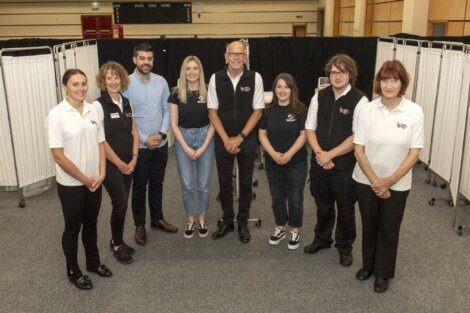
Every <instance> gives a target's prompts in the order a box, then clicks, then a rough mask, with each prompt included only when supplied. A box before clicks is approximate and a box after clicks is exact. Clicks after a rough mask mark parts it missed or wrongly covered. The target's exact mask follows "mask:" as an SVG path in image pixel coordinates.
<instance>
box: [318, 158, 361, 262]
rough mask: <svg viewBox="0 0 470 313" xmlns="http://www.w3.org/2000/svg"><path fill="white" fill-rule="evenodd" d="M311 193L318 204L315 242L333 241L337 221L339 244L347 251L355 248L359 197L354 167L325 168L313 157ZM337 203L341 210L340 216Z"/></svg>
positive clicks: (336, 244) (338, 247) (337, 242)
mask: <svg viewBox="0 0 470 313" xmlns="http://www.w3.org/2000/svg"><path fill="white" fill-rule="evenodd" d="M310 192H311V194H312V196H313V197H314V199H315V204H316V206H317V224H316V226H315V239H314V241H315V242H318V243H322V244H331V243H333V239H332V238H331V234H332V232H333V227H334V225H335V220H336V230H335V247H336V248H337V249H338V250H340V251H342V252H345V253H350V252H351V251H352V244H353V243H354V240H355V239H356V219H355V208H354V204H355V202H356V197H355V195H354V184H353V179H352V169H351V170H337V169H335V168H333V169H331V170H325V169H323V168H322V167H320V166H318V165H317V163H316V162H315V159H312V161H311V166H310ZM335 203H336V207H337V211H338V218H337V219H336V211H335Z"/></svg>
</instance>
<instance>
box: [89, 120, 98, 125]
mask: <svg viewBox="0 0 470 313" xmlns="http://www.w3.org/2000/svg"><path fill="white" fill-rule="evenodd" d="M90 122H91V123H92V124H93V125H98V123H96V121H94V120H91V121H90Z"/></svg>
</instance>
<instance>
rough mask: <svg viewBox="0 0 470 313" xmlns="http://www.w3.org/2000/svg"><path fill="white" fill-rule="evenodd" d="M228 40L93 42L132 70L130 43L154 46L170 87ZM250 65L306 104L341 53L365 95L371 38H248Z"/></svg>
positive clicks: (217, 60)
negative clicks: (188, 66)
mask: <svg viewBox="0 0 470 313" xmlns="http://www.w3.org/2000/svg"><path fill="white" fill-rule="evenodd" d="M395 36H396V37H400V38H413V39H420V40H442V41H454V42H463V43H470V37H469V36H467V37H444V38H436V37H419V36H414V35H409V34H398V35H395ZM232 40H234V39H197V38H190V39H101V40H98V55H99V63H100V65H101V64H103V63H104V62H106V61H108V60H114V61H117V62H119V63H121V64H123V65H124V66H125V67H126V68H127V70H128V71H129V73H132V72H133V71H134V64H133V62H132V54H133V47H134V45H136V44H137V43H139V42H148V43H149V44H151V45H152V46H153V48H154V50H155V65H154V72H155V73H157V74H160V75H162V76H163V77H165V78H166V79H167V81H168V84H169V86H170V87H173V86H175V85H176V81H177V79H178V76H179V70H180V66H181V63H182V61H183V59H184V58H185V57H186V56H188V55H190V54H194V55H196V56H198V57H199V58H200V59H201V62H202V64H203V66H204V72H205V78H206V82H208V80H209V78H210V76H211V75H212V74H213V73H214V72H216V71H218V70H220V69H222V68H223V66H224V64H225V61H224V55H223V54H224V52H225V45H226V44H227V43H228V42H230V41H232ZM70 41H74V40H72V39H69V40H67V39H37V38H30V39H13V40H6V41H0V49H3V48H11V47H34V46H44V45H46V46H51V47H52V46H54V45H57V44H60V43H63V42H70ZM249 43H250V69H252V70H255V71H257V72H259V73H260V74H261V76H262V77H263V81H264V88H265V90H271V88H272V83H273V80H274V78H275V77H276V75H277V74H279V73H281V72H287V73H290V74H292V75H293V76H294V77H295V79H296V80H297V84H298V85H299V91H300V99H301V100H302V102H304V103H305V104H306V105H309V103H310V98H311V97H312V95H313V93H314V89H315V87H316V85H317V81H318V77H319V76H324V75H325V73H324V71H323V67H324V65H325V63H326V61H327V60H328V59H329V58H330V57H332V56H333V55H335V54H337V53H347V54H349V55H350V56H351V57H352V58H353V59H355V60H356V61H357V64H358V68H359V77H358V80H357V82H356V87H357V88H358V89H360V90H362V91H363V92H364V93H365V94H366V95H367V96H368V97H369V99H370V98H371V93H372V81H373V76H374V69H375V56H376V49H377V38H376V37H307V38H293V37H270V38H251V39H249Z"/></svg>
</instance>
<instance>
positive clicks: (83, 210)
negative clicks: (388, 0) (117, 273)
mask: <svg viewBox="0 0 470 313" xmlns="http://www.w3.org/2000/svg"><path fill="white" fill-rule="evenodd" d="M57 192H58V194H59V199H60V203H61V205H62V212H63V214H64V221H65V229H64V233H63V235H62V248H63V250H64V254H65V259H66V262H67V268H69V269H70V270H72V271H73V273H74V274H75V275H79V274H81V271H80V266H79V265H78V261H77V250H78V234H79V233H80V228H82V225H83V228H82V242H83V247H84V248H85V256H86V265H87V267H92V268H94V267H97V266H99V265H100V264H101V262H100V255H99V252H98V247H97V245H96V239H97V230H96V222H97V220H98V214H99V212H100V206H101V187H100V188H99V189H97V190H96V191H95V192H91V191H90V190H88V188H87V187H85V186H63V185H61V184H57Z"/></svg>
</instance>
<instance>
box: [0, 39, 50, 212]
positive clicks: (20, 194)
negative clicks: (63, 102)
mask: <svg viewBox="0 0 470 313" xmlns="http://www.w3.org/2000/svg"><path fill="white" fill-rule="evenodd" d="M31 50H48V51H49V53H50V54H51V55H52V57H54V55H53V51H52V49H51V47H48V46H39V47H29V48H5V49H2V50H0V68H1V71H2V77H3V80H2V81H3V89H4V90H5V102H6V108H7V117H8V127H9V129H10V140H11V147H12V152H13V163H14V164H15V177H16V188H17V190H18V206H19V207H20V208H24V207H25V206H26V202H25V200H24V193H23V187H20V178H19V175H18V164H17V162H16V151H15V140H14V138H13V131H12V121H11V117H10V105H9V100H8V90H7V85H6V82H5V67H4V65H3V57H4V53H8V52H19V51H31ZM56 76H57V75H56Z"/></svg>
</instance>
